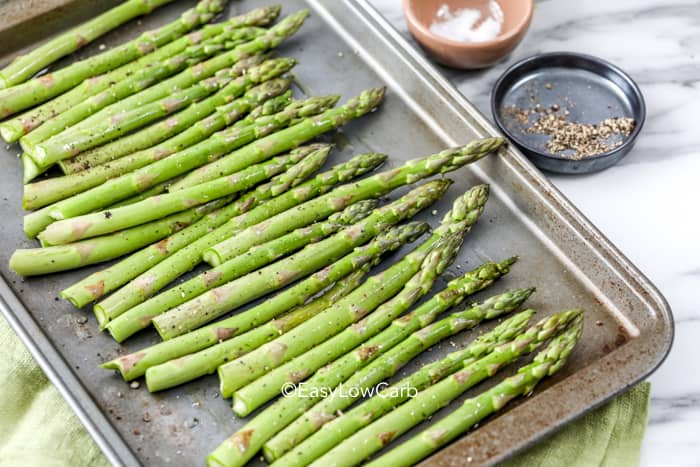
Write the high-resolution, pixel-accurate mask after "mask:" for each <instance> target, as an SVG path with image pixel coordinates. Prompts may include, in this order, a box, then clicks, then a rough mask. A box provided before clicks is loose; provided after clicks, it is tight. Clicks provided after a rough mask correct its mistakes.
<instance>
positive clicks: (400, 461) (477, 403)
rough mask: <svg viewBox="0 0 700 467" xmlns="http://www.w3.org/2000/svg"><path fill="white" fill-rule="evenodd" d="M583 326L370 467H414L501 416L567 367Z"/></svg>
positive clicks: (560, 336)
mask: <svg viewBox="0 0 700 467" xmlns="http://www.w3.org/2000/svg"><path fill="white" fill-rule="evenodd" d="M580 323H581V321H579V322H578V323H575V324H573V325H572V326H571V327H570V328H569V329H567V330H566V331H564V332H563V333H562V334H560V335H559V336H557V337H555V338H554V340H553V341H552V342H551V343H550V344H549V345H548V346H547V348H545V349H544V350H543V351H541V352H540V353H539V354H537V356H536V357H535V360H534V361H533V362H532V363H530V364H529V365H525V366H523V367H521V368H520V369H519V370H518V373H517V374H515V375H514V376H511V377H510V378H506V379H505V380H504V381H502V382H501V383H499V384H497V385H496V386H494V387H492V388H491V389H488V390H487V391H484V392H483V393H481V394H480V395H478V396H476V397H474V398H471V399H468V400H466V401H465V402H464V403H463V404H462V406H461V407H460V408H459V409H457V410H455V411H454V412H452V413H451V414H449V415H448V416H446V417H445V418H443V419H442V420H440V421H439V422H437V423H435V424H433V425H432V426H431V427H429V428H428V429H426V430H424V431H423V432H422V433H420V434H418V435H416V436H415V437H413V438H411V439H409V440H408V441H406V442H405V443H403V444H401V445H399V446H397V447H396V448H394V449H392V450H391V451H389V452H388V453H387V454H385V455H383V456H381V457H379V458H377V459H376V460H374V461H372V462H371V463H369V464H368V465H371V466H374V467H379V466H384V465H392V466H397V467H398V466H409V465H413V464H415V463H416V462H418V461H420V460H421V459H423V458H425V457H427V456H428V455H430V454H431V453H433V452H434V451H437V450H438V449H439V448H440V447H442V446H444V445H446V444H447V443H449V442H450V441H452V440H453V439H455V438H457V437H458V436H460V435H462V434H463V433H466V432H467V431H468V430H469V429H470V428H472V427H473V426H475V425H476V424H477V423H478V422H480V421H481V420H483V419H484V418H486V417H487V416H489V415H491V414H493V413H495V412H498V411H499V410H501V409H502V408H503V407H505V405H506V404H507V403H508V402H510V401H511V400H512V399H515V398H516V397H518V396H528V395H529V394H531V393H532V391H533V390H534V389H535V386H536V385H537V384H538V383H539V382H540V381H541V380H542V379H543V378H544V377H546V376H552V375H553V374H554V373H556V372H557V371H559V369H560V368H561V367H563V366H564V364H565V363H566V361H567V359H568V358H569V355H571V352H572V351H573V349H574V347H575V346H576V343H577V342H578V340H579V339H580V338H581V331H582V326H581V325H580Z"/></svg>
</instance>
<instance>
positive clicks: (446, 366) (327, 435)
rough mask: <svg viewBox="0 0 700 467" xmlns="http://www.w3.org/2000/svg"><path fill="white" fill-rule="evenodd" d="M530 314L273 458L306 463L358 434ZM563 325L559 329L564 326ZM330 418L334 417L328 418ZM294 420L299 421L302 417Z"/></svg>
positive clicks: (506, 335) (519, 328)
mask: <svg viewBox="0 0 700 467" xmlns="http://www.w3.org/2000/svg"><path fill="white" fill-rule="evenodd" d="M533 314H534V312H533V311H532V310H526V311H523V312H521V313H518V314H516V315H514V316H512V317H510V318H508V319H507V320H505V321H504V322H503V323H501V324H499V325H498V326H496V327H495V328H494V329H493V330H492V331H490V332H488V333H486V334H483V335H481V336H479V337H478V338H477V339H475V340H474V341H473V342H472V343H471V344H469V345H468V346H466V347H465V348H463V349H460V350H458V351H455V352H452V353H450V354H448V355H447V357H445V358H444V359H442V360H438V361H435V362H433V363H430V364H427V365H425V366H423V367H421V368H420V369H419V370H418V371H416V372H414V373H413V374H411V375H409V376H407V377H405V378H403V379H402V380H401V381H399V382H398V383H396V384H394V385H392V386H389V387H386V388H385V389H383V390H382V391H381V392H379V394H377V395H376V396H375V397H372V398H370V399H367V400H366V401H364V402H362V403H361V404H360V405H358V406H357V407H355V408H353V409H352V410H350V411H349V412H345V413H343V412H340V411H339V412H336V413H334V414H333V415H332V416H329V417H328V418H324V419H322V420H318V421H319V424H320V425H321V426H320V429H319V431H318V432H316V433H314V434H312V435H311V437H309V438H308V439H306V440H304V441H303V442H301V444H298V445H297V446H295V448H294V449H293V450H292V451H290V452H288V453H287V454H285V455H284V456H282V457H281V458H279V459H277V462H278V463H279V465H286V464H291V465H297V464H298V465H308V464H310V463H311V462H312V461H314V460H315V459H317V458H318V457H320V456H321V455H323V454H324V453H326V452H327V451H329V450H330V449H332V448H333V447H334V446H336V445H337V444H339V443H340V442H341V441H343V440H344V439H345V438H348V437H349V436H351V435H352V434H353V433H356V432H358V431H360V430H361V429H362V428H364V427H365V426H367V425H369V424H370V423H372V422H373V421H374V420H376V419H377V418H379V417H381V416H382V415H383V414H385V413H387V412H389V411H390V410H392V409H393V408H394V407H395V406H397V405H399V404H401V403H402V402H404V401H406V400H408V399H409V397H410V396H412V395H414V394H416V393H417V392H418V391H421V390H423V389H425V388H426V387H428V386H430V385H432V384H434V383H436V382H437V381H439V380H441V379H442V378H443V377H445V376H446V375H448V374H451V373H454V372H456V371H458V370H459V369H461V368H463V367H464V365H465V364H466V363H468V362H467V361H466V360H469V362H471V361H474V360H476V357H478V356H483V355H486V354H488V353H489V352H491V351H492V350H493V349H494V348H496V347H497V346H499V345H501V344H505V343H506V342H509V341H511V340H513V338H514V337H515V336H517V335H519V334H521V333H522V332H523V331H524V330H525V327H526V326H527V324H528V322H529V320H530V318H531V317H532V315H533ZM564 325H565V324H563V325H562V326H561V327H564ZM556 329H560V328H556ZM398 360H399V361H398V362H396V363H400V361H401V360H403V359H401V358H400V357H399V359H398ZM385 363H387V364H389V365H391V364H393V363H394V362H392V361H389V362H385ZM382 366H383V365H382V363H379V362H373V363H372V364H370V366H369V367H368V369H367V372H374V370H380V371H382V370H381V367H382ZM388 370H389V372H395V371H398V369H396V370H394V369H392V368H389V369H388ZM368 381H369V380H368ZM320 403H321V402H319V404H320ZM304 415H306V414H304ZM333 417H338V418H335V419H332V418H333ZM298 420H303V418H300V419H297V421H298ZM329 420H330V421H329ZM274 440H275V438H273V439H271V440H270V441H269V442H268V443H266V444H265V446H264V447H263V451H264V454H265V456H266V457H267V458H268V459H270V458H272V457H273V456H274V453H273V452H272V450H271V449H268V448H269V447H271V446H272V442H273V441H274ZM268 444H269V445H270V446H268Z"/></svg>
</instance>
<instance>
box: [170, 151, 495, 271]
mask: <svg viewBox="0 0 700 467" xmlns="http://www.w3.org/2000/svg"><path fill="white" fill-rule="evenodd" d="M502 143H503V140H502V139H501V138H485V139H482V140H478V141H474V142H472V143H470V144H468V145H466V146H461V147H457V148H452V149H447V150H445V151H442V152H440V153H438V154H434V155H432V156H427V157H424V158H421V159H415V160H411V161H408V162H406V163H405V164H404V165H402V166H400V167H397V168H394V169H391V170H388V171H386V172H383V173H380V174H377V175H375V176H373V177H368V178H365V179H364V180H361V181H359V182H356V183H352V184H348V185H344V186H340V187H338V188H336V189H335V190H333V191H332V192H330V193H328V194H326V195H324V196H321V197H320V198H317V199H315V200H313V201H310V202H307V203H304V204H302V205H300V206H298V207H297V208H295V209H292V210H289V211H288V212H285V213H283V214H280V215H278V216H276V217H274V218H272V219H269V220H267V221H266V222H265V223H264V224H263V225H261V226H255V227H251V228H248V229H246V230H243V231H240V232H236V231H234V232H232V235H229V236H228V238H226V239H224V240H223V241H222V242H220V243H219V244H217V245H216V246H213V247H212V248H209V249H207V250H206V251H205V252H204V255H203V258H204V261H206V262H208V263H209V264H211V265H212V266H216V265H218V264H221V263H222V262H223V261H226V260H227V259H229V258H232V257H234V256H237V255H239V254H242V253H245V252H246V251H247V250H248V248H250V247H251V246H253V245H255V244H257V243H260V242H264V241H266V239H268V238H275V237H278V236H279V235H281V234H282V233H283V232H285V231H288V230H289V229H294V228H296V227H298V226H301V225H307V224H309V223H311V222H313V221H314V220H316V219H318V216H326V215H328V214H329V213H331V212H333V211H334V210H337V209H340V208H342V203H354V202H356V201H358V200H360V199H364V198H367V197H376V196H381V195H383V194H385V193H388V192H389V191H391V190H393V189H395V188H397V187H399V186H401V185H405V184H407V183H413V182H415V181H417V180H420V179H421V178H425V177H429V176H431V175H434V174H437V173H445V172H449V171H452V170H455V169H457V168H459V167H462V166H463V165H465V164H469V163H471V162H474V161H476V160H479V159H481V158H482V157H484V156H486V155H487V154H489V153H490V152H491V151H494V150H495V149H497V148H498V147H500V146H501V144H502ZM234 154H235V153H234ZM185 179H187V177H185ZM185 179H183V180H185ZM177 185H179V184H175V185H173V189H175V188H176V187H177Z"/></svg>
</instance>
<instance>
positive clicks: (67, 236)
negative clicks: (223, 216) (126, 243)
mask: <svg viewBox="0 0 700 467" xmlns="http://www.w3.org/2000/svg"><path fill="white" fill-rule="evenodd" d="M301 159H302V158H301V156H299V155H298V154H293V153H290V154H287V155H282V156H277V157H274V158H272V159H270V160H269V161H267V162H263V163H261V164H256V165H251V166H250V167H248V168H247V169H244V170H241V171H240V172H238V173H236V174H233V175H230V176H227V177H221V178H219V179H216V180H213V181H211V182H208V183H203V184H201V185H199V186H194V187H192V188H188V189H187V190H180V191H176V192H170V193H166V194H163V195H158V196H152V197H150V198H147V199H145V200H143V201H139V202H137V203H134V204H130V205H127V206H123V207H120V208H116V209H112V210H108V211H101V212H96V213H93V214H86V215H83V216H79V217H74V218H72V219H66V220H63V221H58V222H55V223H53V224H51V225H49V226H48V227H47V228H46V230H44V231H43V232H42V233H40V234H39V238H41V240H42V241H43V242H44V243H47V244H49V245H62V244H65V243H70V242H73V241H76V240H81V239H83V238H90V237H96V236H98V235H104V234H107V233H111V232H116V231H119V230H122V229H125V228H129V227H133V226H136V225H139V224H144V223H146V222H149V221H152V220H155V219H160V218H162V217H164V216H167V215H169V214H173V213H175V212H180V211H184V210H185V209H188V208H191V207H193V206H198V205H200V204H205V203H207V202H209V201H211V200H214V199H217V198H223V197H224V196H229V195H232V194H234V193H240V192H241V191H244V190H248V189H250V188H252V187H253V186H255V185H257V184H259V183H261V182H263V181H264V180H267V179H269V178H272V177H273V176H275V175H277V174H279V173H281V172H284V171H285V170H286V169H288V168H289V167H290V166H292V165H294V164H296V163H297V162H299V161H300V160H301ZM53 214H54V212H53V211H52V215H53Z"/></svg>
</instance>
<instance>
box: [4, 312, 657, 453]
mask: <svg viewBox="0 0 700 467" xmlns="http://www.w3.org/2000/svg"><path fill="white" fill-rule="evenodd" d="M0 342H1V343H2V345H3V356H4V358H0V401H2V402H1V403H0V467H5V466H23V467H33V466H42V467H82V466H90V467H102V466H108V465H109V463H108V462H107V460H106V459H105V458H104V456H103V455H102V452H101V451H100V449H99V448H98V447H97V445H96V444H95V442H94V441H93V440H92V438H90V435H88V434H87V432H86V431H85V429H84V428H83V426H82V424H81V423H80V421H79V420H78V418H77V417H76V416H75V415H74V414H73V412H72V411H71V409H70V408H69V407H68V405H67V404H66V402H65V401H64V400H63V398H62V397H61V396H60V394H59V393H58V391H57V390H56V388H54V387H53V386H52V385H51V383H50V382H49V381H48V379H46V376H45V375H44V373H43V372H42V371H41V369H40V368H39V367H38V366H37V364H36V362H34V360H33V359H32V357H31V355H30V354H29V352H28V351H27V349H26V348H25V347H24V345H23V344H22V343H21V342H20V341H19V338H18V337H17V336H16V335H15V333H14V332H13V331H12V329H11V328H10V326H9V325H8V324H7V321H5V319H4V318H1V317H0ZM648 406H649V383H642V384H640V385H638V386H637V387H636V388H634V389H632V390H631V391H629V392H627V393H626V394H623V395H621V396H620V397H618V398H617V399H615V400H614V401H612V402H610V403H608V404H607V405H605V406H603V407H601V408H599V409H597V410H595V411H593V412H591V413H589V414H587V415H586V416H584V417H583V418H581V419H579V420H577V421H576V422H574V423H571V424H570V425H568V426H566V427H565V428H563V429H562V430H561V431H559V432H557V433H556V434H554V435H553V436H551V437H550V438H548V439H547V440H545V441H543V442H542V443H540V444H538V445H537V446H535V447H533V448H531V449H530V450H529V451H527V452H525V453H523V454H521V455H520V456H518V457H516V458H514V459H511V460H509V461H507V462H504V463H503V464H502V465H503V466H507V467H526V466H527V467H531V466H538V467H550V466H551V467H559V466H561V465H566V466H567V467H592V466H611V467H613V466H614V467H617V466H620V465H625V466H631V465H637V464H638V461H639V450H640V447H641V443H642V438H643V436H644V429H645V428H646V423H647V411H648Z"/></svg>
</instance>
